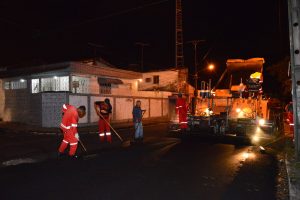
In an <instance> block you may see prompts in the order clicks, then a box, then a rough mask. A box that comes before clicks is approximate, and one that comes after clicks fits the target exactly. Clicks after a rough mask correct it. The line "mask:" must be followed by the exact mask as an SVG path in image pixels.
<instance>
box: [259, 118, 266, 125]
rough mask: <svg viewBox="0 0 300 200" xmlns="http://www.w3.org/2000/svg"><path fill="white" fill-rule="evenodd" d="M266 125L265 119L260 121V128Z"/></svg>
mask: <svg viewBox="0 0 300 200" xmlns="http://www.w3.org/2000/svg"><path fill="white" fill-rule="evenodd" d="M265 123H266V120H264V119H260V120H259V121H258V124H259V125H260V126H263V125H265Z"/></svg>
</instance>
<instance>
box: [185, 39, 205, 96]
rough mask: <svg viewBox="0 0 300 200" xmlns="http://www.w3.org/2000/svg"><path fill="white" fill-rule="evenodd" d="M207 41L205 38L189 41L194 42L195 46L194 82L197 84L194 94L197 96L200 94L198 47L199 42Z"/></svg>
mask: <svg viewBox="0 0 300 200" xmlns="http://www.w3.org/2000/svg"><path fill="white" fill-rule="evenodd" d="M203 42H205V40H191V41H188V42H187V43H189V44H192V45H193V47H194V67H195V75H194V76H195V82H194V86H195V92H194V96H195V97H197V96H198V92H197V91H198V90H197V89H198V59H197V48H198V44H200V43H203Z"/></svg>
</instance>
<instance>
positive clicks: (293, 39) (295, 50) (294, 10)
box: [288, 0, 300, 160]
mask: <svg viewBox="0 0 300 200" xmlns="http://www.w3.org/2000/svg"><path fill="white" fill-rule="evenodd" d="M299 9H300V0H288V16H289V33H290V55H291V77H292V95H293V117H294V137H295V151H296V155H297V158H298V160H300V128H299V124H300V121H299V117H298V110H299V106H300V105H299V98H300V93H299V91H298V89H297V88H299V84H300V40H299V38H300V27H299V25H300V17H299Z"/></svg>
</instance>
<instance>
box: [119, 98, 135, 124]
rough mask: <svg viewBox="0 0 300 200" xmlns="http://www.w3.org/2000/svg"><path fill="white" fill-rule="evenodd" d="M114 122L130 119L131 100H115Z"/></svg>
mask: <svg viewBox="0 0 300 200" xmlns="http://www.w3.org/2000/svg"><path fill="white" fill-rule="evenodd" d="M115 109H116V111H117V112H116V120H122V121H123V120H127V121H130V120H131V119H132V109H133V98H117V99H116V108H115Z"/></svg>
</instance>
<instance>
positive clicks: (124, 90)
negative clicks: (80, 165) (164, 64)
mask: <svg viewBox="0 0 300 200" xmlns="http://www.w3.org/2000/svg"><path fill="white" fill-rule="evenodd" d="M178 74H179V71H178V70H177V71H176V70H175V71H174V70H167V71H161V72H151V73H150V72H149V73H140V72H134V71H129V70H123V69H118V68H116V67H114V66H112V65H111V64H109V63H108V62H106V61H104V60H99V61H97V62H93V61H89V60H87V61H72V62H61V63H55V64H48V65H40V66H34V67H27V68H20V69H15V70H13V71H10V70H9V69H6V70H5V71H4V72H3V73H1V75H0V85H1V87H0V88H1V89H0V118H2V119H3V121H13V122H22V123H27V124H33V125H38V126H43V127H57V125H58V124H59V123H60V120H61V107H62V105H63V104H64V103H69V104H72V105H75V106H79V105H85V106H86V108H87V115H86V116H85V117H84V118H82V119H80V124H81V125H91V124H94V123H96V122H97V121H98V116H97V115H96V112H95V110H94V102H95V101H99V100H104V99H105V98H109V99H110V101H111V104H112V106H113V113H112V121H113V122H127V121H131V118H132V113H131V112H132V108H133V105H134V104H135V102H136V101H137V100H141V102H142V107H143V109H146V110H147V112H146V113H145V115H144V117H145V118H148V119H152V118H153V119H154V118H164V119H168V117H169V110H170V106H169V102H170V100H169V99H170V98H169V97H171V96H172V92H174V91H175V88H176V83H177V82H178V80H176V77H179V76H178ZM150 77H151V81H149V79H150ZM171 77H172V78H171ZM177 79H178V78H177ZM166 80H170V81H168V82H167V81H166ZM148 85H151V86H152V87H148ZM153 86H157V89H154V88H156V87H153ZM151 88H152V89H151ZM171 109H172V110H173V108H171Z"/></svg>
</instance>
